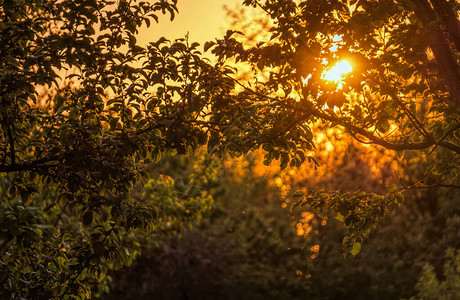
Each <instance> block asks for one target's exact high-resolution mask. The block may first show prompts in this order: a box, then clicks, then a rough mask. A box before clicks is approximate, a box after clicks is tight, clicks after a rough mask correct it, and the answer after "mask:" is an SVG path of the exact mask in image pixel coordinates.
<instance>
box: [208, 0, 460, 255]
mask: <svg viewBox="0 0 460 300" xmlns="http://www.w3.org/2000/svg"><path fill="white" fill-rule="evenodd" d="M244 4H245V5H247V6H253V7H255V8H259V9H260V11H261V12H264V13H265V14H266V15H267V17H268V18H269V19H270V20H271V21H272V23H273V25H272V27H271V28H270V32H271V36H270V38H268V39H265V40H263V41H261V42H259V43H258V44H257V45H255V46H254V45H252V44H246V43H245V37H244V36H242V35H241V33H240V32H239V31H231V30H230V31H228V32H227V35H226V36H225V37H224V38H223V39H221V40H217V41H216V43H210V44H208V47H210V49H211V51H212V53H214V54H215V55H216V56H217V57H218V58H219V62H220V63H222V64H225V63H226V62H228V63H233V62H236V63H239V62H242V63H243V64H249V65H250V66H251V69H252V70H253V76H252V78H251V79H249V80H246V81H240V82H239V87H240V90H239V91H238V93H236V94H235V95H234V100H233V101H232V102H230V103H229V104H228V105H227V106H226V108H225V109H226V111H227V114H226V115H227V116H231V115H232V113H231V112H232V111H234V110H237V109H238V108H237V106H238V107H241V105H244V106H247V105H248V106H249V107H252V108H254V110H257V111H259V113H258V114H257V115H255V116H254V114H253V112H252V110H251V109H250V108H247V109H246V111H248V113H249V114H251V116H249V115H248V116H247V118H244V119H243V121H242V122H240V123H239V124H238V126H239V127H240V128H251V129H250V130H254V131H256V132H257V134H259V135H260V138H259V139H258V140H259V141H260V142H261V144H262V147H263V149H264V150H265V151H267V154H266V162H265V163H267V164H269V163H270V162H271V161H272V160H274V159H280V161H281V167H282V168H284V167H286V166H287V165H288V164H289V165H291V166H298V165H299V164H301V163H302V162H303V161H305V160H312V157H310V156H309V155H310V151H309V150H313V148H314V142H313V136H314V134H313V133H312V127H313V126H314V124H316V123H317V121H318V120H319V121H321V122H322V123H323V124H324V125H325V126H328V127H331V128H338V129H340V130H342V131H343V132H346V133H347V134H348V135H349V136H351V137H353V138H355V139H356V140H358V141H360V142H361V143H364V144H375V145H378V146H382V147H384V148H386V149H390V150H394V151H397V152H398V153H399V154H400V155H403V153H404V151H417V152H418V155H419V157H420V156H422V157H423V156H425V155H428V156H435V157H436V159H434V160H431V159H429V160H428V161H431V163H430V164H429V165H427V166H426V172H424V173H423V175H422V176H420V177H419V178H414V177H411V178H410V180H409V181H412V182H415V183H414V185H418V186H424V185H430V186H431V185H438V186H445V187H452V188H455V187H456V188H458V186H457V185H456V184H455V180H456V179H457V177H458V164H459V155H458V154H459V153H460V147H459V140H458V139H459V132H460V131H459V120H458V115H459V105H458V104H459V101H460V93H459V90H458V87H459V86H460V85H459V84H458V83H459V82H460V73H459V72H460V71H459V65H458V59H459V57H458V53H459V51H458V50H459V47H460V40H459V34H458V32H459V28H460V25H459V22H458V20H457V11H458V8H459V7H458V4H456V3H454V2H452V1H451V2H448V1H437V0H436V1H435V0H433V1H428V0H423V1H417V2H415V1H410V0H409V1H390V0H382V1H340V0H334V1H294V0H283V1H271V0H267V1H259V0H248V1H244ZM342 60H347V61H348V62H349V63H350V64H352V66H353V71H352V72H349V73H347V74H346V75H343V76H342V78H341V79H340V81H337V82H335V81H329V80H325V78H324V74H325V72H326V71H328V70H330V69H331V68H332V66H334V65H335V63H336V62H340V61H342ZM237 66H238V65H237ZM261 73H264V74H265V76H264V77H261V76H258V74H261ZM249 119H250V120H251V121H250V122H249V121H246V120H249ZM402 185H403V186H402V189H404V190H405V189H406V188H409V187H413V186H410V185H408V184H405V183H404V181H403V182H402ZM389 192H390V193H386V194H385V195H381V196H377V195H373V194H367V195H365V194H363V193H361V192H360V191H355V193H351V194H348V195H324V194H321V195H317V194H315V195H314V196H313V197H310V198H309V197H300V196H301V194H298V196H299V198H300V200H299V203H302V204H303V203H307V202H309V199H311V202H312V203H313V206H318V205H320V204H319V203H318V201H316V200H317V199H318V197H322V199H323V200H324V201H323V203H324V204H325V205H320V206H323V207H324V206H326V207H329V208H331V207H332V208H334V210H335V211H336V214H337V217H338V218H340V219H343V220H348V221H349V222H347V223H349V225H351V228H350V229H351V230H352V231H351V235H350V236H349V238H351V240H348V239H346V240H345V243H344V247H345V249H346V250H350V251H352V250H353V249H355V251H353V252H356V248H353V247H348V246H347V245H348V241H351V244H354V242H360V241H361V238H362V236H365V235H366V234H367V232H368V229H369V227H372V226H373V225H374V224H375V221H377V220H378V219H379V216H381V215H382V214H383V213H384V211H385V208H386V207H388V205H389V204H391V203H395V202H398V201H399V195H400V193H401V190H396V189H395V188H392V189H391V190H389ZM349 201H352V202H354V204H355V205H356V204H359V206H360V208H359V209H357V210H356V211H354V212H351V210H354V208H353V207H354V206H353V205H350V208H344V207H341V204H340V203H341V202H346V203H348V202H349ZM366 203H367V204H366ZM347 205H348V204H347ZM342 206H343V205H342ZM358 215H360V216H358ZM342 216H343V217H342ZM361 216H362V218H361ZM357 247H358V248H359V245H358V246H357Z"/></svg>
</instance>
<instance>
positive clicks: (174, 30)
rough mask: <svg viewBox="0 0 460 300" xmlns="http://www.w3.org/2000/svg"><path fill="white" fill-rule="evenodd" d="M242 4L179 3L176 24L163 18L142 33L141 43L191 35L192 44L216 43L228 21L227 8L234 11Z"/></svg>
mask: <svg viewBox="0 0 460 300" xmlns="http://www.w3.org/2000/svg"><path fill="white" fill-rule="evenodd" d="M241 2H242V0H179V1H178V8H179V14H178V15H176V18H175V19H174V21H172V22H171V21H170V20H169V16H168V17H164V16H163V17H162V18H160V22H159V24H152V26H151V27H150V28H149V29H148V30H145V31H143V32H141V35H140V37H141V40H145V41H146V42H149V41H151V40H156V39H158V38H160V37H161V36H165V37H166V38H168V39H171V40H173V39H176V38H181V37H184V36H185V34H186V33H187V32H189V33H190V40H191V41H197V42H200V43H201V44H203V43H204V42H205V41H208V40H214V39H215V38H216V37H219V36H222V34H223V33H224V32H225V26H226V24H227V23H228V18H227V17H226V15H225V10H224V9H223V6H224V5H226V6H227V7H229V8H234V7H236V5H238V4H241Z"/></svg>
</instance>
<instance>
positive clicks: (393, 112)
mask: <svg viewBox="0 0 460 300" xmlns="http://www.w3.org/2000/svg"><path fill="white" fill-rule="evenodd" d="M176 2H177V1H176V0H161V1H160V0H158V1H152V2H146V1H136V0H129V1H126V0H120V1H111V0H102V1H94V0H78V1H66V0H64V1H53V0H33V1H21V0H12V1H1V2H0V5H1V6H0V18H1V19H2V22H1V23H0V52H1V55H0V64H1V68H0V97H1V99H0V101H1V102H0V124H1V127H0V173H1V174H2V177H1V178H0V179H1V180H0V188H1V191H0V196H1V198H2V200H1V203H0V208H1V213H0V223H1V224H2V227H1V241H0V247H1V250H2V252H1V253H2V254H1V262H0V264H1V269H0V278H2V279H4V280H2V281H1V286H0V288H1V293H2V296H5V297H10V298H53V297H54V298H56V297H58V298H76V297H80V298H89V297H91V296H92V294H91V291H90V288H89V286H90V284H94V285H98V283H97V282H101V284H100V286H99V288H96V292H95V293H96V294H97V290H98V289H104V288H106V286H104V278H105V274H106V272H107V270H108V269H110V268H118V267H120V266H121V265H122V264H130V263H131V260H132V258H133V256H135V254H136V251H135V249H136V247H137V246H136V239H138V238H139V237H141V236H145V235H146V234H147V235H148V234H154V235H156V236H155V237H157V238H158V240H157V241H159V240H161V239H162V238H164V235H163V234H162V233H167V232H168V231H169V229H168V226H172V228H171V230H173V229H174V230H177V229H178V228H179V227H181V224H184V223H189V222H190V221H192V220H194V219H199V218H200V217H201V216H202V215H203V213H204V211H205V210H206V209H207V208H208V207H209V205H210V203H212V198H211V197H210V196H209V194H208V193H206V192H205V190H204V189H202V188H200V187H201V186H206V184H207V183H204V182H206V181H207V177H208V176H211V175H212V172H211V173H207V172H208V171H211V169H212V168H209V169H208V168H207V167H204V171H203V176H198V177H194V178H190V179H187V180H185V183H184V184H182V183H178V182H176V181H174V180H172V178H170V177H166V176H160V175H161V174H158V172H157V173H156V175H155V176H153V178H152V179H150V180H149V179H148V175H149V174H148V172H147V166H148V165H150V164H151V163H155V162H158V160H159V159H160V158H161V157H164V156H165V155H166V154H171V155H176V154H186V153H192V152H193V151H195V150H196V149H198V148H199V147H200V146H203V145H206V147H207V150H208V151H209V152H210V153H217V154H219V155H221V156H224V155H225V154H230V155H231V156H238V155H241V154H242V153H247V152H249V151H254V150H256V149H259V148H262V149H263V150H264V151H265V152H266V154H265V161H264V164H267V165H268V164H270V163H271V162H272V161H275V160H279V161H280V166H281V168H282V169H284V168H286V167H287V166H292V167H293V166H300V165H301V164H302V163H304V162H305V161H309V162H312V163H314V164H317V161H316V159H315V158H314V152H313V151H314V150H315V141H314V138H315V135H314V134H313V129H312V128H313V127H314V125H315V124H317V123H318V122H319V121H321V122H322V125H323V126H325V127H329V128H335V127H337V128H341V129H342V130H343V131H346V132H347V133H348V134H349V136H351V137H353V138H355V139H357V140H358V141H360V142H361V143H372V144H376V145H379V146H382V147H384V148H387V149H390V150H395V151H398V153H399V154H401V155H404V153H401V152H402V151H409V150H410V151H417V152H416V153H417V155H416V156H415V161H416V162H420V161H422V162H424V163H425V162H426V164H425V167H424V170H423V172H421V173H417V174H420V175H419V176H417V177H413V176H411V175H408V176H406V175H407V174H410V173H409V172H407V173H405V174H404V176H405V177H403V176H401V183H402V187H401V188H402V190H406V189H411V188H431V187H447V188H452V187H454V188H455V187H456V188H458V184H457V183H456V180H457V181H458V165H459V164H458V163H459V155H458V154H459V153H460V147H459V145H458V144H459V141H458V140H459V138H460V136H459V128H460V127H459V122H458V121H459V120H458V115H459V106H458V103H459V101H460V92H459V86H460V85H459V84H458V83H459V81H460V75H459V68H458V61H457V60H458V53H459V52H460V51H458V50H459V49H460V37H459V33H458V32H459V24H458V20H457V17H456V14H457V11H458V4H456V3H453V2H452V1H450V2H447V1H444V0H423V1H418V2H417V3H416V2H415V1H411V0H405V1H401V2H400V1H391V0H379V1H344V0H330V1H329V0H328V1H316V0H309V1H294V0H282V1H271V0H267V1H258V0H246V1H244V4H245V5H251V6H254V7H258V8H260V9H261V10H262V11H264V12H265V13H266V14H267V16H268V17H269V18H270V19H271V20H272V21H271V23H270V22H269V23H268V24H272V28H271V29H270V32H271V36H270V37H269V38H268V40H266V41H262V42H260V43H257V44H256V45H254V44H251V43H249V44H247V45H245V44H244V43H242V42H241V41H239V40H238V35H240V33H239V32H236V31H231V30H230V31H228V32H227V34H226V36H225V37H224V38H223V39H220V40H217V41H215V42H208V43H207V44H205V45H204V48H205V49H206V50H208V49H210V50H211V52H212V53H214V54H215V55H216V57H217V62H216V63H215V64H212V63H211V62H210V61H209V60H207V59H204V58H202V54H201V53H200V51H199V50H198V47H199V45H198V44H197V43H191V42H189V41H188V39H179V40H176V41H173V42H171V41H168V40H167V39H165V38H161V39H159V40H158V41H153V42H150V43H149V44H148V45H146V46H143V45H140V44H139V43H138V42H137V40H136V34H137V33H138V31H139V29H140V28H141V27H142V26H147V27H148V26H150V25H151V23H153V22H152V21H157V20H158V15H159V14H168V15H170V17H171V19H173V18H174V15H175V13H176V12H177V7H176ZM416 4H417V5H416ZM335 36H338V37H340V39H341V40H339V41H338V40H337V39H335V38H334V37H335ZM334 48H336V49H337V50H332V49H334ZM345 58H346V59H348V60H350V62H351V63H352V64H353V65H354V69H353V72H351V73H349V74H348V75H346V76H344V77H343V78H342V82H340V83H337V82H331V81H327V80H324V78H322V74H323V73H324V71H325V70H327V69H329V68H330V67H331V64H333V63H335V62H337V61H340V60H342V59H345ZM238 63H243V64H245V65H249V66H250V69H251V70H252V72H253V74H254V75H253V76H252V78H249V79H248V78H247V77H245V78H243V79H241V80H239V78H238V77H237V73H235V71H236V69H237V68H238V66H239V65H238ZM235 64H236V65H235ZM259 74H264V75H265V76H259ZM323 128H324V127H323ZM324 130H325V129H323V131H324ZM406 155H407V154H406ZM205 165H206V164H204V165H203V166H205ZM155 167H158V165H155V164H154V167H153V168H155ZM402 190H401V189H400V190H397V189H392V190H390V191H389V192H383V193H380V194H379V195H377V193H375V194H372V193H363V192H361V191H350V193H349V194H348V195H345V194H342V193H337V194H335V195H334V194H332V195H331V194H330V193H323V192H320V191H318V190H314V191H312V192H308V191H305V190H304V191H302V193H303V194H304V196H302V195H301V194H300V193H298V194H297V195H298V196H301V197H299V200H298V204H299V205H308V206H310V208H312V207H315V208H316V207H318V208H319V209H318V211H323V210H325V209H327V210H332V211H334V213H335V217H336V218H337V219H341V220H342V221H344V222H345V223H346V225H348V226H349V229H350V234H349V236H348V237H347V238H348V239H345V240H344V241H345V242H344V247H345V250H346V251H350V252H351V253H353V254H356V253H357V252H358V251H359V248H360V244H359V243H361V241H362V239H363V237H365V236H367V235H368V231H369V228H372V227H373V226H374V225H375V223H376V222H377V221H378V220H379V219H381V217H382V215H383V214H385V213H386V211H387V210H386V209H387V208H388V206H389V205H391V204H392V203H395V202H396V201H397V199H398V196H399V195H400V193H401V192H402ZM179 192H180V193H182V194H179ZM312 195H314V197H310V196H312ZM318 200H324V201H323V202H321V201H318ZM351 204H353V205H351ZM168 224H169V225H168ZM131 250H133V251H131ZM44 283H46V284H44Z"/></svg>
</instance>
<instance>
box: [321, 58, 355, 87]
mask: <svg viewBox="0 0 460 300" xmlns="http://www.w3.org/2000/svg"><path fill="white" fill-rule="evenodd" d="M351 70H352V67H351V65H350V64H349V63H348V62H347V61H346V60H342V61H341V62H338V63H337V64H336V65H335V66H333V67H332V68H331V69H330V70H329V71H327V72H325V73H324V74H323V76H322V78H323V79H325V80H329V81H335V82H339V81H340V80H341V79H342V77H343V76H344V75H345V74H347V73H350V72H351Z"/></svg>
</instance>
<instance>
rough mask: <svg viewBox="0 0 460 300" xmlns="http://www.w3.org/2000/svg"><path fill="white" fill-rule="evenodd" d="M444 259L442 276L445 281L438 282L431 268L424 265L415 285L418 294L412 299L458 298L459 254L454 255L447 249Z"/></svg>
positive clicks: (459, 279)
mask: <svg viewBox="0 0 460 300" xmlns="http://www.w3.org/2000/svg"><path fill="white" fill-rule="evenodd" d="M446 257H447V261H446V264H445V265H444V274H443V275H444V278H445V279H444V280H443V281H441V282H440V281H439V280H438V278H437V276H436V272H435V271H434V268H433V266H432V265H430V264H426V265H425V266H424V267H423V271H422V275H421V277H420V279H419V281H418V283H417V290H418V294H417V296H416V298H414V299H457V298H458V297H460V286H459V283H460V276H459V270H460V269H459V266H460V265H459V262H460V254H459V253H458V252H457V254H455V252H454V250H453V249H449V250H448V251H447V252H446Z"/></svg>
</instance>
